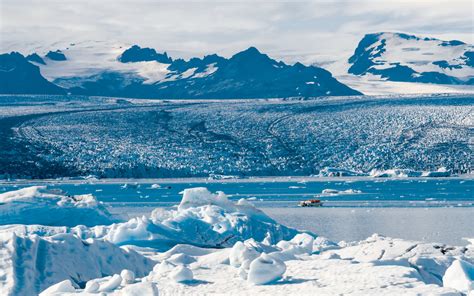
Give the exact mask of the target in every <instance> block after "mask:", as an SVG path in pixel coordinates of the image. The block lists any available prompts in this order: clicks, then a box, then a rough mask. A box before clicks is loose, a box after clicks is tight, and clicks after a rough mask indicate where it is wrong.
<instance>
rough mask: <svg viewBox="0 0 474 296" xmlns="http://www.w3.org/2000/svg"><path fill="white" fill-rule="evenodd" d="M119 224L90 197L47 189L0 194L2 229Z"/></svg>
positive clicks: (39, 187) (36, 188) (24, 189)
mask: <svg viewBox="0 0 474 296" xmlns="http://www.w3.org/2000/svg"><path fill="white" fill-rule="evenodd" d="M117 221H119V219H118V217H115V216H113V215H111V214H110V213H109V212H108V211H107V209H106V208H105V206H104V205H103V204H102V203H101V202H99V201H97V199H96V198H95V197H94V196H93V195H91V194H85V195H74V196H71V195H66V194H65V193H63V192H62V191H60V190H54V189H48V188H47V187H46V186H32V187H27V188H23V189H19V190H16V191H9V192H5V193H2V194H0V225H6V224H40V225H49V226H76V225H85V226H94V225H109V224H112V223H113V222H117Z"/></svg>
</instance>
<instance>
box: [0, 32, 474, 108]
mask: <svg viewBox="0 0 474 296" xmlns="http://www.w3.org/2000/svg"><path fill="white" fill-rule="evenodd" d="M58 47H59V46H58ZM22 53H23V55H22V54H18V53H11V54H3V55H0V69H1V70H2V71H1V72H0V78H2V80H1V81H2V83H1V84H0V93H4V94H19V93H28V94H32V93H36V94H67V93H70V94H79V95H100V96H120V97H136V98H163V99H177V98H199V99H204V98H209V99H230V98H277V97H316V96H343V95H358V94H361V93H362V92H365V89H364V91H359V90H358V85H357V84H351V83H350V80H349V81H347V83H349V85H346V84H347V83H346V84H344V83H341V82H340V81H338V79H337V78H338V77H336V78H335V77H333V76H332V74H331V73H330V72H328V71H327V70H325V69H323V68H321V67H317V66H308V65H303V64H301V63H295V64H293V65H289V64H286V63H284V62H282V61H276V60H275V59H272V58H270V57H269V56H267V55H266V54H264V53H261V52H260V51H259V50H258V49H256V48H255V47H250V48H248V49H246V50H244V51H241V52H238V53H236V54H235V55H233V56H232V57H230V58H225V57H221V56H218V55H216V54H213V55H207V56H204V57H202V58H191V59H189V60H184V59H180V58H174V57H171V56H169V55H168V54H167V53H166V52H159V51H157V50H155V49H152V48H142V47H140V46H139V45H133V46H129V45H127V46H126V45H123V44H114V43H111V42H100V41H86V42H81V43H71V44H69V45H67V46H63V47H61V48H42V49H36V50H34V51H33V49H31V48H30V49H25V51H24V52H22ZM473 61H474V49H473V46H472V45H469V44H466V43H464V42H462V41H457V40H452V41H442V40H438V39H434V38H427V37H418V36H414V35H408V34H403V33H375V34H367V35H365V37H364V38H363V39H362V40H361V41H360V43H359V44H358V46H357V48H356V49H355V51H354V54H353V55H352V56H351V57H350V58H349V60H348V63H349V66H348V67H347V69H344V71H346V73H345V74H346V75H348V76H349V77H354V78H356V77H360V78H362V79H363V78H364V77H371V78H375V80H376V81H379V82H380V83H382V82H383V81H396V82H398V81H401V82H414V83H429V84H437V85H466V87H470V85H473V84H474V65H473ZM338 74H341V73H338ZM342 81H344V82H346V80H344V79H343V80H342Z"/></svg>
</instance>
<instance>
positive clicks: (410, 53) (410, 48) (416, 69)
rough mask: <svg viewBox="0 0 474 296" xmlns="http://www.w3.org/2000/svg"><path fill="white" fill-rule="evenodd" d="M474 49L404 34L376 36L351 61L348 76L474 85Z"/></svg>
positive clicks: (365, 41) (369, 37)
mask: <svg viewBox="0 0 474 296" xmlns="http://www.w3.org/2000/svg"><path fill="white" fill-rule="evenodd" d="M473 53H474V47H473V46H472V45H470V44H466V43H464V42H462V41H459V40H450V41H444V40H439V39H435V38H429V37H419V36H415V35H409V34H405V33H387V32H380V33H373V34H367V35H365V36H364V38H362V40H361V41H360V42H359V45H358V46H357V48H356V50H355V52H354V54H353V55H352V56H351V57H350V58H349V63H350V64H351V67H350V68H349V71H348V72H349V73H351V74H355V75H365V74H368V73H370V74H374V75H379V76H381V77H382V78H385V79H387V80H392V81H407V82H424V83H440V84H473V83H474V68H473V62H472V60H473V59H472V57H473Z"/></svg>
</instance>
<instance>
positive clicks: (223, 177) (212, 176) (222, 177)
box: [208, 174, 239, 180]
mask: <svg viewBox="0 0 474 296" xmlns="http://www.w3.org/2000/svg"><path fill="white" fill-rule="evenodd" d="M208 179H209V180H232V179H239V176H234V175H220V174H209V177H208Z"/></svg>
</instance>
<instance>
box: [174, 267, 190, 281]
mask: <svg viewBox="0 0 474 296" xmlns="http://www.w3.org/2000/svg"><path fill="white" fill-rule="evenodd" d="M170 278H171V279H172V280H173V281H175V282H178V283H182V282H186V281H192V280H193V272H192V271H191V269H189V268H188V267H186V266H183V265H180V266H176V267H175V268H174V269H173V270H172V271H171V272H170Z"/></svg>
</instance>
